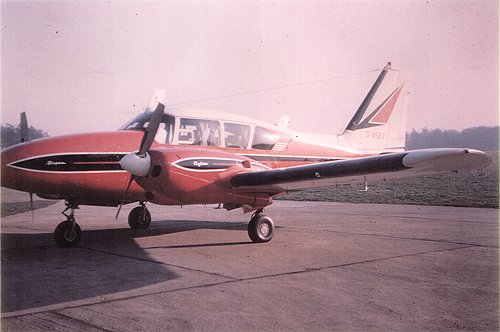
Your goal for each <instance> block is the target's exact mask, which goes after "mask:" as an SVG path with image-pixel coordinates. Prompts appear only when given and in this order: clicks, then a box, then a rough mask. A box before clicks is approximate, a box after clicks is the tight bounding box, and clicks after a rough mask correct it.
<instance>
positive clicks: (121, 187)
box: [1, 63, 491, 247]
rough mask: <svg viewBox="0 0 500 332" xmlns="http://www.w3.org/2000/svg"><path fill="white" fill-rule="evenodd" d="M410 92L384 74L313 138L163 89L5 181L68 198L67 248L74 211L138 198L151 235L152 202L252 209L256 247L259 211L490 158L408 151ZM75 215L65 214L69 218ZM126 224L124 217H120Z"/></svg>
mask: <svg viewBox="0 0 500 332" xmlns="http://www.w3.org/2000/svg"><path fill="white" fill-rule="evenodd" d="M403 87H404V84H403V83H402V82H399V75H398V72H397V71H396V70H393V69H392V68H391V66H390V63H389V64H388V65H387V66H386V67H385V68H383V70H382V71H381V73H380V74H379V76H378V77H377V79H376V81H375V83H374V84H373V86H372V87H371V89H370V91H369V92H368V94H367V95H366V97H365V98H364V100H363V101H362V102H361V104H360V106H359V108H358V109H357V111H356V112H355V113H354V116H353V117H352V119H351V120H350V121H349V122H348V124H347V126H346V127H345V130H344V132H343V133H341V134H339V135H336V136H324V135H323V136H317V135H316V136H315V135H306V134H301V133H298V132H295V131H292V130H288V129H286V125H287V122H288V119H287V117H282V121H280V123H279V124H278V125H273V124H268V123H263V122H259V121H256V120H254V119H250V118H245V117H241V116H239V115H237V116H236V115H231V114H227V113H221V112H213V111H200V110H177V109H167V110H165V109H164V108H165V106H164V105H163V104H162V98H163V96H162V94H163V92H162V91H161V90H159V91H157V92H155V94H154V96H153V99H152V101H151V103H150V105H149V106H148V109H147V110H146V111H145V112H144V113H142V114H140V115H138V116H137V117H135V118H134V119H132V120H131V121H129V122H128V123H127V124H125V125H124V126H123V127H122V128H121V129H120V130H117V131H111V132H102V133H85V134H75V135H66V136H60V137H51V138H43V139H38V140H33V141H30V142H24V143H21V144H18V145H15V146H13V147H10V148H7V149H5V150H4V151H2V153H1V163H2V168H1V172H2V173H1V180H2V182H1V184H2V186H4V187H8V188H12V189H16V190H21V191H25V192H28V193H30V194H32V193H35V194H36V195H38V196H40V197H42V198H49V199H64V200H65V201H66V206H67V208H66V210H65V211H63V213H64V214H65V215H66V217H67V220H65V221H63V222H61V223H60V224H59V225H58V226H57V227H56V229H55V231H54V237H55V241H56V243H57V244H58V245H59V246H63V247H64V246H74V245H76V244H77V243H78V241H79V239H80V237H81V230H80V227H79V226H78V224H77V223H76V222H75V218H74V210H75V209H76V208H77V207H78V205H97V206H119V208H118V212H119V211H120V208H121V205H122V204H126V203H132V202H139V206H138V207H136V208H134V209H133V210H132V211H131V212H130V214H129V216H128V222H129V225H130V227H131V228H133V229H141V228H147V227H148V226H149V224H150V222H151V215H150V213H149V211H148V209H147V208H146V203H147V202H151V203H154V204H161V205H189V204H222V206H223V207H224V208H225V209H227V210H232V209H237V208H242V209H243V211H244V212H251V211H255V212H254V214H253V216H252V217H251V220H250V222H249V225H248V234H249V237H250V239H251V240H252V241H253V242H267V241H269V240H271V238H272V237H273V234H274V225H273V221H272V220H271V219H270V218H269V217H267V216H265V215H263V214H262V211H263V209H264V208H265V207H267V206H269V205H270V204H272V199H273V197H275V196H277V195H281V194H284V193H287V192H290V191H297V190H304V189H308V188H313V187H314V188H315V187H322V186H337V185H342V184H351V183H360V184H364V185H365V187H366V186H367V183H368V182H372V181H381V180H382V181H383V180H389V179H395V178H404V177H411V176H420V175H426V174H431V173H442V172H459V171H472V170H477V169H481V168H484V167H486V166H487V165H488V164H489V163H490V162H491V159H490V157H489V156H488V155H487V154H485V153H484V152H481V151H477V150H472V149H466V148H464V149H425V150H414V151H405V149H404V146H405V129H406V123H405V116H404V107H402V106H403V102H402V99H403V98H402V97H403V92H402V91H403ZM68 211H69V212H68ZM117 217H118V213H117Z"/></svg>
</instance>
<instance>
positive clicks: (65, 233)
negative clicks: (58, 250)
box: [54, 221, 82, 247]
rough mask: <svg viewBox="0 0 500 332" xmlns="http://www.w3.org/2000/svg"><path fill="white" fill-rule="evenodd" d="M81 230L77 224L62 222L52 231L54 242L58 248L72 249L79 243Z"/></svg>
mask: <svg viewBox="0 0 500 332" xmlns="http://www.w3.org/2000/svg"><path fill="white" fill-rule="evenodd" d="M81 236H82V230H81V229H80V226H78V224H77V223H73V222H71V221H63V222H61V223H59V225H57V227H56V229H55V230H54V240H55V241H56V244H57V245H58V246H59V247H74V246H76V245H77V244H78V242H80V238H81Z"/></svg>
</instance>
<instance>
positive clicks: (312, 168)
mask: <svg viewBox="0 0 500 332" xmlns="http://www.w3.org/2000/svg"><path fill="white" fill-rule="evenodd" d="M490 163H491V158H490V156H489V155H487V154H486V153H484V152H481V151H478V150H472V149H454V148H453V149H451V148H450V149H424V150H413V151H406V152H400V153H391V154H383V155H378V156H373V157H363V158H356V159H349V160H338V161H329V162H323V163H317V164H310V165H303V166H295V167H288V168H279V169H271V170H264V171H253V172H252V171H249V172H244V173H239V174H236V175H234V176H233V177H232V178H231V179H230V184H231V185H232V186H233V187H235V188H241V189H242V190H245V189H248V190H249V191H257V192H262V193H264V192H265V193H271V194H277V193H280V192H285V191H296V190H303V189H309V188H317V187H325V186H336V185H342V184H351V183H367V182H370V181H384V180H389V179H397V178H405V177H412V176H420V175H428V174H435V173H445V172H460V171H473V170H478V169H481V168H484V167H486V166H488V165H489V164H490Z"/></svg>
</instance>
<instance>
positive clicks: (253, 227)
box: [248, 209, 274, 243]
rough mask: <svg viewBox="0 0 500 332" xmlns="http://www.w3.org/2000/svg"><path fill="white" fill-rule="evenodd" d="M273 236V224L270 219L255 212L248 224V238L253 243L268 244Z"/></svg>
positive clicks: (258, 211) (260, 212)
mask: <svg viewBox="0 0 500 332" xmlns="http://www.w3.org/2000/svg"><path fill="white" fill-rule="evenodd" d="M273 235H274V223H273V220H272V219H271V218H269V217H268V216H265V215H263V214H262V209H259V210H257V212H255V213H254V215H253V216H252V219H250V222H249V223H248V236H249V237H250V240H252V242H255V243H263V242H269V241H271V239H272V238H273Z"/></svg>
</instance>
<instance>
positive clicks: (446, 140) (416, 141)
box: [406, 126, 499, 151]
mask: <svg viewBox="0 0 500 332" xmlns="http://www.w3.org/2000/svg"><path fill="white" fill-rule="evenodd" d="M498 134H499V127H498V126H496V127H471V128H467V129H464V130H462V131H457V130H441V129H427V128H424V129H422V130H421V131H416V130H415V129H413V130H412V131H411V132H409V133H406V147H407V148H408V149H409V150H413V149H425V148H471V149H478V150H483V151H498V146H499V136H498Z"/></svg>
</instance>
